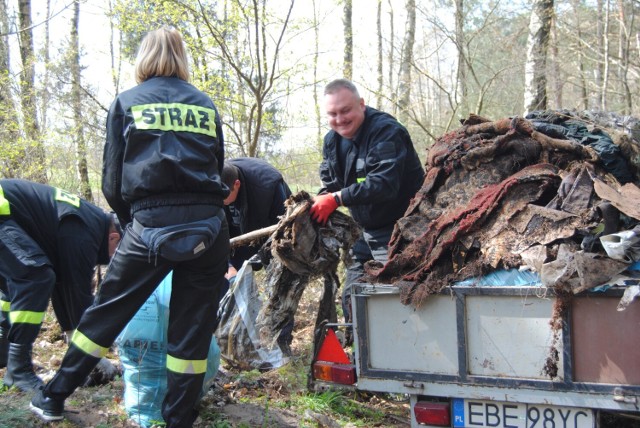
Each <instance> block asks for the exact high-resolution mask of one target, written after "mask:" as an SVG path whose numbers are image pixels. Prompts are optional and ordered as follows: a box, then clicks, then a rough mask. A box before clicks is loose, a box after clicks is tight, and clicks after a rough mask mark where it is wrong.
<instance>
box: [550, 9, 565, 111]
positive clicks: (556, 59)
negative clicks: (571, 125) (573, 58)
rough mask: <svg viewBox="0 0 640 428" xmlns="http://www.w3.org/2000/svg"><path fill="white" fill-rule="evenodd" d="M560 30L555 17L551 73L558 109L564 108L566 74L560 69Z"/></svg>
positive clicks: (552, 35)
mask: <svg viewBox="0 0 640 428" xmlns="http://www.w3.org/2000/svg"><path fill="white" fill-rule="evenodd" d="M558 42H559V40H558V32H557V27H556V24H555V19H553V23H552V24H551V46H550V48H551V67H550V69H551V70H553V72H552V73H551V75H552V78H553V88H554V91H553V101H554V107H555V108H556V109H561V108H562V88H563V85H564V76H563V74H562V70H561V69H560V63H561V61H562V59H561V58H560V53H559V52H558Z"/></svg>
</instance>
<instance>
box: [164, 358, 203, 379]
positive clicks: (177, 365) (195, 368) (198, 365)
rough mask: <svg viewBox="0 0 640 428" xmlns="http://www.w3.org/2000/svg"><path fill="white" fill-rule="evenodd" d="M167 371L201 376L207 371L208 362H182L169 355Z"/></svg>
mask: <svg viewBox="0 0 640 428" xmlns="http://www.w3.org/2000/svg"><path fill="white" fill-rule="evenodd" d="M167 369H168V370H171V371H172V372H174V373H189V374H201V373H205V372H206V371H207V360H181V359H180V358H176V357H172V356H171V355H167Z"/></svg>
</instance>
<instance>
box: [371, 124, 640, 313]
mask: <svg viewBox="0 0 640 428" xmlns="http://www.w3.org/2000/svg"><path fill="white" fill-rule="evenodd" d="M614 137H615V139H616V141H617V142H622V143H623V144H622V145H618V144H616V143H615V142H614V139H613V138H612V137H611V136H610V135H609V133H607V132H605V130H603V129H602V128H599V127H597V126H593V123H592V122H589V121H588V120H587V119H585V118H584V117H583V116H580V115H578V114H577V113H574V112H568V111H562V112H556V111H545V112H534V113H532V114H530V115H528V116H527V118H521V117H514V118H505V119H500V120H497V121H490V120H488V119H485V118H482V117H479V116H476V115H471V116H470V117H469V118H468V119H466V120H465V121H463V122H462V126H461V127H460V128H459V129H457V130H454V131H452V132H449V133H447V134H445V135H443V136H441V137H440V138H438V140H437V141H436V142H435V144H434V145H433V146H432V147H430V148H429V150H428V152H427V161H426V168H425V170H426V174H425V179H424V182H423V185H422V188H421V189H420V190H419V191H418V193H417V194H416V196H415V197H414V199H413V200H412V202H411V204H410V206H409V208H408V209H407V212H406V213H405V216H404V217H403V218H402V219H400V220H399V221H398V222H397V224H396V227H395V230H394V233H393V236H392V239H391V243H390V248H389V262H388V263H387V264H385V265H384V266H381V265H380V264H375V263H370V264H369V265H368V266H367V275H366V278H365V279H366V280H367V281H368V282H371V283H386V284H394V285H397V286H398V287H400V289H401V298H402V301H403V303H405V304H412V305H414V306H420V304H421V303H422V302H423V301H424V300H425V299H426V298H427V297H428V296H429V295H430V294H433V293H438V292H439V291H440V290H442V289H443V288H445V287H447V286H449V285H451V284H454V283H456V282H457V281H462V280H469V279H473V278H479V277H480V276H482V275H484V274H487V273H489V272H491V271H494V270H497V269H512V268H518V269H530V270H533V271H536V272H537V273H538V274H539V275H540V277H541V280H542V283H543V284H545V285H547V286H550V287H554V288H555V289H556V290H557V291H558V292H560V293H570V294H575V293H578V292H581V291H583V290H586V289H590V288H592V287H594V286H596V285H598V284H601V283H603V282H606V281H607V280H608V279H610V278H612V277H614V276H615V275H617V274H619V273H620V272H622V271H624V270H625V269H626V268H627V267H628V265H629V263H628V262H627V263H625V262H621V261H619V260H614V259H611V258H609V257H607V254H606V252H605V251H604V249H603V245H602V244H601V242H600V239H599V238H600V237H603V236H605V235H606V234H610V233H615V232H619V231H628V230H632V229H633V228H634V227H635V226H636V225H637V224H638V221H639V220H640V211H638V206H640V205H639V204H638V200H639V199H638V196H639V195H640V189H639V188H638V185H637V183H638V182H640V180H639V178H640V174H639V172H640V155H639V154H640V146H638V142H637V141H635V140H632V139H631V138H629V137H628V136H627V135H624V136H622V137H621V136H618V135H616V134H614ZM605 231H606V234H605V233H604V232H605Z"/></svg>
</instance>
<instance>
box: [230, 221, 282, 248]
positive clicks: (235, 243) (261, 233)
mask: <svg viewBox="0 0 640 428" xmlns="http://www.w3.org/2000/svg"><path fill="white" fill-rule="evenodd" d="M277 228H278V225H277V224H274V225H272V226H267V227H263V228H262V229H257V230H253V231H251V232H248V233H245V234H244V235H240V236H236V237H235V238H231V239H230V240H229V244H230V245H231V248H235V247H239V246H240V245H244V244H248V243H250V242H251V241H255V240H256V239H260V238H264V237H265V236H269V235H271V234H272V233H273V232H275V230H276V229H277Z"/></svg>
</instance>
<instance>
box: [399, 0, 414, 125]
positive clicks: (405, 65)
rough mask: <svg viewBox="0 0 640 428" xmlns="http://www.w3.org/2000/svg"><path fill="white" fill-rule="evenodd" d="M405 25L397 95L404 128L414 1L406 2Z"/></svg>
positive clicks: (409, 93)
mask: <svg viewBox="0 0 640 428" xmlns="http://www.w3.org/2000/svg"><path fill="white" fill-rule="evenodd" d="M406 7H407V25H406V33H405V38H404V42H403V48H402V60H401V61H400V82H399V83H400V84H399V87H398V89H399V91H398V92H399V93H398V108H399V109H400V111H399V115H398V116H399V119H400V122H402V123H403V124H404V125H405V126H408V122H409V110H410V107H411V68H412V67H413V44H414V41H415V35H416V1H415V0H407V3H406Z"/></svg>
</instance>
